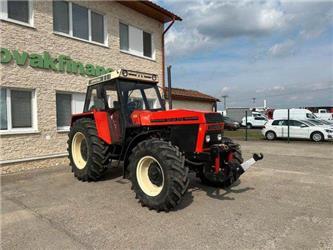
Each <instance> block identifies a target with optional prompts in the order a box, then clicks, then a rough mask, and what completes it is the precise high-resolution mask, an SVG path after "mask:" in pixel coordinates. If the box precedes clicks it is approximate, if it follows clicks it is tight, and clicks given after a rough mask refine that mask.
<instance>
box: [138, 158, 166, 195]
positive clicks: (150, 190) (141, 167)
mask: <svg viewBox="0 0 333 250" xmlns="http://www.w3.org/2000/svg"><path fill="white" fill-rule="evenodd" d="M152 164H155V168H156V167H158V168H159V174H160V175H161V178H162V180H161V184H160V185H156V184H154V183H153V182H152V180H151V179H150V177H149V168H150V167H151V166H152ZM156 164H157V165H156ZM136 179H137V181H138V184H139V186H140V188H141V190H142V191H143V192H144V193H145V194H147V195H149V196H157V195H159V194H160V193H161V191H162V189H163V187H164V173H163V169H162V167H161V165H160V163H159V162H158V161H157V160H156V159H155V158H154V157H152V156H144V157H142V158H141V159H140V161H139V162H138V164H137V167H136Z"/></svg>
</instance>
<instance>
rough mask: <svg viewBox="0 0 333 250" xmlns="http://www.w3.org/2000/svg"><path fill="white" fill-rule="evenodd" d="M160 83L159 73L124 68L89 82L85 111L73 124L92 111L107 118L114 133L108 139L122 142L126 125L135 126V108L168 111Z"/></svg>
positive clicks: (76, 117)
mask: <svg viewBox="0 0 333 250" xmlns="http://www.w3.org/2000/svg"><path fill="white" fill-rule="evenodd" d="M157 83H158V77H157V75H155V74H148V73H142V72H137V71H130V70H124V69H121V70H117V71H113V72H111V73H109V74H106V75H103V76H100V77H96V78H93V79H91V80H89V82H88V87H87V93H86V99H85V104H84V110H83V114H79V115H74V116H73V118H72V123H73V122H74V121H75V120H76V119H78V118H80V117H81V116H82V115H85V114H89V113H90V114H93V115H94V117H95V118H96V116H97V117H100V119H99V120H101V119H103V117H104V118H105V117H106V118H107V124H108V126H106V124H104V126H105V127H104V128H106V127H110V133H111V136H110V137H108V138H107V139H108V140H106V141H107V142H109V143H111V142H112V143H120V142H121V140H122V138H123V137H124V133H125V132H126V128H127V127H132V126H135V124H133V122H132V119H131V115H132V113H133V112H134V111H151V112H154V111H160V110H165V102H164V100H162V98H161V94H160V92H159V89H158V85H157ZM101 130H103V129H101ZM105 134H106V133H105ZM102 138H103V137H102Z"/></svg>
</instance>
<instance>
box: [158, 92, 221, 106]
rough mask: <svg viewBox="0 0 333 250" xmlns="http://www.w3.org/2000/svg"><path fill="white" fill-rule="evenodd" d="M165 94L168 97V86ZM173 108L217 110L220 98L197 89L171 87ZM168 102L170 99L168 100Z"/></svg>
mask: <svg viewBox="0 0 333 250" xmlns="http://www.w3.org/2000/svg"><path fill="white" fill-rule="evenodd" d="M164 96H165V98H166V99H167V98H168V88H165V91H164ZM171 97H172V108H173V109H194V110H202V111H216V105H217V102H219V101H220V100H219V99H217V98H215V97H213V96H210V95H207V94H204V93H201V92H199V91H197V90H190V89H180V88H171ZM167 104H168V100H167Z"/></svg>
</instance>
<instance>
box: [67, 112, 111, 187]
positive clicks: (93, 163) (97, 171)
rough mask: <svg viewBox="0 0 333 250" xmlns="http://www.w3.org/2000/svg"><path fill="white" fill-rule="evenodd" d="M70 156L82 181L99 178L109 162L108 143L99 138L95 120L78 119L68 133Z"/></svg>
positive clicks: (75, 172) (75, 174) (71, 162)
mask: <svg viewBox="0 0 333 250" xmlns="http://www.w3.org/2000/svg"><path fill="white" fill-rule="evenodd" d="M68 137H69V139H68V141H67V144H68V148H67V151H68V156H69V161H70V165H71V167H72V172H73V173H74V176H75V177H76V178H78V179H79V180H80V181H97V180H99V179H100V178H101V177H102V175H103V173H104V172H105V170H106V169H107V165H108V163H109V160H110V159H109V157H108V145H107V144H106V143H105V142H104V141H102V140H101V139H99V138H98V136H97V130H96V125H95V122H94V121H93V120H92V119H88V118H83V119H80V120H77V121H76V122H75V123H74V124H73V126H72V127H71V130H70V132H69V134H68Z"/></svg>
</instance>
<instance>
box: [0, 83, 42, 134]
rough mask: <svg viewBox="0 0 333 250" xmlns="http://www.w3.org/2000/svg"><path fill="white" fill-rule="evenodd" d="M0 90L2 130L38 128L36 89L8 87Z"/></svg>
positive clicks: (0, 128)
mask: <svg viewBox="0 0 333 250" xmlns="http://www.w3.org/2000/svg"><path fill="white" fill-rule="evenodd" d="M0 91H1V93H0V105H1V107H0V112H1V123H0V130H1V132H4V131H9V132H11V131H13V132H15V131H17V132H20V131H23V132H24V131H31V130H36V123H37V122H36V121H37V119H36V104H35V91H32V90H16V89H8V88H1V89H0Z"/></svg>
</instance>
